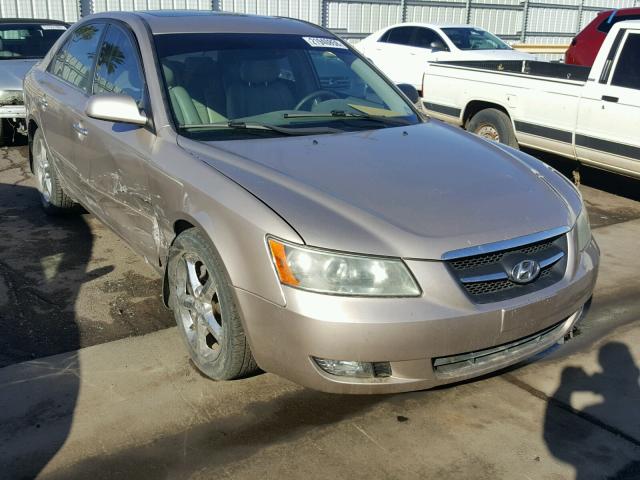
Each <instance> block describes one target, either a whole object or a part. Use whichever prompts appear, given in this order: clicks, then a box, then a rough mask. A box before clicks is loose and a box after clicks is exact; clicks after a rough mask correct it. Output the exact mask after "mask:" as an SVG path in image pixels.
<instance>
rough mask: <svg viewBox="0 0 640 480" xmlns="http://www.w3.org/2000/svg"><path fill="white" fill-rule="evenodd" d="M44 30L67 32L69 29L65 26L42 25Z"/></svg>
mask: <svg viewBox="0 0 640 480" xmlns="http://www.w3.org/2000/svg"><path fill="white" fill-rule="evenodd" d="M40 28H42V30H66V29H67V27H65V26H64V25H40Z"/></svg>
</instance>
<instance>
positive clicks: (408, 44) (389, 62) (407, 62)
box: [368, 26, 416, 83]
mask: <svg viewBox="0 0 640 480" xmlns="http://www.w3.org/2000/svg"><path fill="white" fill-rule="evenodd" d="M415 30H416V27H410V26H405V27H395V28H391V29H389V30H388V31H387V32H386V33H385V34H384V35H383V36H382V37H381V38H380V40H379V41H378V42H377V43H376V44H375V46H374V47H373V48H371V49H370V50H369V54H368V57H369V58H370V59H371V60H372V61H373V62H374V63H375V64H376V66H377V67H378V68H379V69H380V70H382V71H383V72H384V73H385V75H387V76H388V77H389V78H390V79H391V81H393V82H394V83H411V82H412V80H413V77H414V75H412V74H411V58H412V55H411V53H410V52H411V51H412V50H415V49H414V48H413V47H412V41H413V35H414V32H415Z"/></svg>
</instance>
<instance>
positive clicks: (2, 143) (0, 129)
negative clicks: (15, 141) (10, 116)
mask: <svg viewBox="0 0 640 480" xmlns="http://www.w3.org/2000/svg"><path fill="white" fill-rule="evenodd" d="M4 122H5V120H4V118H0V147H6V146H7V141H6V140H5V138H4V135H5V133H6V132H5V128H4Z"/></svg>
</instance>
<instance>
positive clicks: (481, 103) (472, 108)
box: [462, 100, 515, 131]
mask: <svg viewBox="0 0 640 480" xmlns="http://www.w3.org/2000/svg"><path fill="white" fill-rule="evenodd" d="M489 108H495V109H496V110H500V111H501V112H503V113H504V114H505V115H507V117H509V120H510V121H511V123H512V126H513V127H514V131H515V125H513V118H511V115H510V114H509V111H508V110H507V109H506V108H505V107H504V106H502V105H500V104H499V103H495V102H489V101H486V100H472V101H470V102H469V103H467V106H466V107H465V108H464V112H463V114H462V125H463V126H464V129H465V130H466V129H467V126H468V125H469V121H470V120H471V119H472V118H473V117H474V115H476V114H477V113H480V112H481V111H482V110H487V109H489Z"/></svg>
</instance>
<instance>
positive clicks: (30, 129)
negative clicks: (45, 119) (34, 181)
mask: <svg viewBox="0 0 640 480" xmlns="http://www.w3.org/2000/svg"><path fill="white" fill-rule="evenodd" d="M38 128H40V127H38V124H37V123H36V121H35V120H34V119H32V118H30V119H29V123H28V124H27V144H28V145H29V169H30V170H31V173H33V152H32V149H31V145H32V144H33V136H34V135H35V133H36V130H38Z"/></svg>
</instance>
